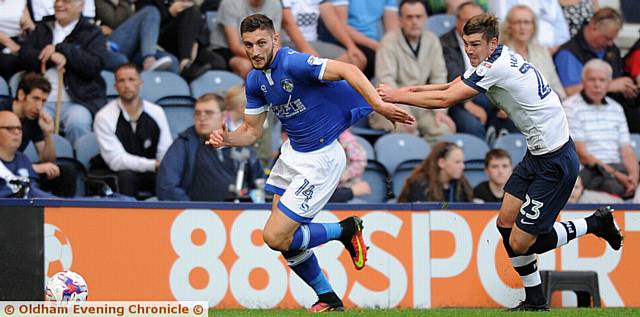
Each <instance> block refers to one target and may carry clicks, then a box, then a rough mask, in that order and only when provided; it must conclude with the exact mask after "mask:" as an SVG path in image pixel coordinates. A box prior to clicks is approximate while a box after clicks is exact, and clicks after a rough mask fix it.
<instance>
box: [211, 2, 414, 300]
mask: <svg viewBox="0 0 640 317" xmlns="http://www.w3.org/2000/svg"><path fill="white" fill-rule="evenodd" d="M240 34H241V36H242V42H243V44H244V48H245V51H246V53H247V56H248V57H249V59H250V60H251V63H252V64H253V68H254V69H253V70H252V71H251V72H250V73H249V74H248V75H247V79H246V95H247V106H246V108H245V116H244V122H243V124H242V125H241V126H240V127H239V128H238V129H236V130H234V131H233V132H228V131H227V130H226V128H225V127H224V126H223V127H222V129H219V130H216V131H214V132H213V133H211V135H210V136H209V140H208V141H207V142H206V143H207V144H209V145H211V146H213V147H215V148H219V147H223V146H247V145H251V144H254V143H255V142H256V140H257V139H258V138H259V137H260V136H261V135H262V125H263V123H264V121H265V119H266V117H267V112H266V111H268V110H271V111H273V112H274V113H275V115H276V116H277V117H278V119H279V120H280V122H281V123H282V128H283V129H284V131H286V132H287V134H288V135H289V139H288V140H287V141H285V142H284V143H283V144H282V147H281V154H280V157H279V158H278V160H277V161H276V164H275V165H274V167H273V169H272V170H271V174H270V175H269V179H268V180H267V183H266V186H265V189H266V190H268V191H270V192H272V193H273V194H274V197H273V207H272V211H271V215H270V217H269V219H268V220H267V223H266V225H265V227H264V231H263V239H264V242H265V243H266V244H267V245H268V246H269V247H270V248H271V249H273V250H276V251H280V252H281V253H282V255H283V256H284V258H285V259H286V260H287V264H288V265H289V266H290V267H291V269H292V270H293V271H294V272H295V273H296V274H297V275H298V276H299V277H300V278H301V279H302V280H303V281H304V282H305V283H307V284H308V285H309V286H311V287H312V288H313V290H314V291H315V293H316V294H317V295H318V301H317V302H316V303H315V304H314V305H313V306H312V307H311V308H310V309H309V311H311V312H324V311H332V310H343V304H342V301H341V300H340V298H339V297H338V296H337V295H336V294H335V293H334V292H333V289H332V287H331V285H330V284H329V281H328V280H327V278H326V277H325V275H324V274H323V273H322V270H321V269H320V266H319V265H318V260H317V259H316V256H315V255H314V253H313V251H312V249H313V248H314V247H316V246H319V245H322V244H324V243H326V242H328V241H331V240H339V241H340V242H342V244H343V245H344V246H345V248H346V249H347V251H348V252H349V254H350V256H351V258H352V261H353V264H354V266H355V268H356V269H357V270H361V269H362V268H364V266H365V262H366V260H367V258H366V257H367V247H366V245H365V243H364V241H363V239H362V228H363V226H362V220H361V219H360V218H358V217H355V216H354V217H349V218H346V219H344V220H342V221H340V222H339V223H312V222H311V220H312V219H313V218H314V217H315V215H316V214H317V213H318V212H319V211H320V210H321V209H322V208H323V207H324V205H325V204H326V203H327V202H328V201H329V198H330V197H331V195H332V194H333V192H334V190H335V189H336V186H337V185H338V182H339V180H340V176H341V175H342V173H343V171H344V169H345V166H346V158H345V153H344V150H343V149H342V147H341V146H340V144H339V143H338V141H337V138H338V136H339V135H340V134H341V133H342V132H343V131H344V130H346V129H347V128H349V127H350V126H351V125H352V124H353V123H355V122H356V121H357V120H359V119H361V118H363V117H365V116H367V115H368V114H369V113H370V112H371V111H376V112H378V113H380V114H382V115H383V116H385V117H386V118H387V119H389V120H391V121H392V122H400V123H405V124H412V123H414V121H415V119H414V118H413V117H412V116H411V115H410V114H409V113H407V112H406V111H404V110H402V109H400V108H398V107H396V106H395V105H393V104H390V103H385V102H383V101H382V99H381V98H380V96H378V94H377V92H376V90H375V88H374V87H373V86H372V85H371V83H370V82H369V80H368V79H367V78H366V77H365V76H364V74H362V72H361V71H360V70H359V69H358V68H357V67H356V66H353V65H351V64H346V63H342V62H339V61H335V60H329V59H324V58H319V57H315V56H311V55H308V54H303V53H299V52H296V51H294V50H292V49H290V48H287V47H283V48H280V47H279V34H278V33H276V32H275V30H274V27H273V22H272V21H271V19H269V18H268V17H267V16H265V15H262V14H254V15H251V16H248V17H246V18H245V19H244V20H243V21H242V23H241V25H240Z"/></svg>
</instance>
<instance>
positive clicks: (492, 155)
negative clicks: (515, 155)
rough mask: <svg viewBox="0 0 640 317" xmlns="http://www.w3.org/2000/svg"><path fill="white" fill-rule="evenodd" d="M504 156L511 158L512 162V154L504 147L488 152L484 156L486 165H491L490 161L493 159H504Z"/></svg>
mask: <svg viewBox="0 0 640 317" xmlns="http://www.w3.org/2000/svg"><path fill="white" fill-rule="evenodd" d="M503 158H508V159H509V163H511V155H509V152H507V151H505V150H503V149H493V150H491V151H489V152H487V155H485V157H484V167H485V168H486V167H489V163H491V161H492V160H496V159H503Z"/></svg>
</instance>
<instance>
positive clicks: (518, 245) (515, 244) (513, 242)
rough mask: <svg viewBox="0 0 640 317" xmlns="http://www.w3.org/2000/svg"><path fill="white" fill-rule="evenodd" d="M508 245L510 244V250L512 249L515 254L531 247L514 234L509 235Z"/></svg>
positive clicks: (522, 252)
mask: <svg viewBox="0 0 640 317" xmlns="http://www.w3.org/2000/svg"><path fill="white" fill-rule="evenodd" d="M509 245H510V246H511V250H513V252H514V253H515V254H517V255H523V254H525V253H527V251H528V250H529V247H531V246H530V245H529V244H528V243H526V242H525V241H523V240H520V239H518V238H517V237H516V236H514V235H511V237H510V238H509Z"/></svg>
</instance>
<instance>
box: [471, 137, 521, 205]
mask: <svg viewBox="0 0 640 317" xmlns="http://www.w3.org/2000/svg"><path fill="white" fill-rule="evenodd" d="M512 171H513V165H512V164H511V157H510V156H509V153H507V151H505V150H502V149H493V150H491V151H489V152H487V155H486V156H485V158H484V173H485V174H487V176H488V177H489V180H488V181H484V182H482V183H480V184H478V185H477V186H476V187H475V188H474V189H473V201H474V202H481V203H483V202H484V203H499V202H501V201H502V197H503V196H504V185H505V184H506V183H507V180H508V179H509V176H511V172H512Z"/></svg>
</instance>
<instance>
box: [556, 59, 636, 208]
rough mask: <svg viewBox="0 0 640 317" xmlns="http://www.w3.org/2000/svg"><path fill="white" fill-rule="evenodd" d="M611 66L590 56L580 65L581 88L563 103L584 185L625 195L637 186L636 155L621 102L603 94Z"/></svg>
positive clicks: (605, 92)
mask: <svg viewBox="0 0 640 317" xmlns="http://www.w3.org/2000/svg"><path fill="white" fill-rule="evenodd" d="M611 74H612V69H611V66H610V65H609V64H608V63H606V62H604V61H602V60H600V59H592V60H590V61H589V62H587V64H586V65H585V66H584V69H583V80H582V87H583V90H582V92H581V93H580V94H576V95H574V96H572V97H571V98H569V99H567V100H566V101H565V103H564V107H565V112H566V113H567V120H568V121H569V129H570V131H571V136H572V138H573V139H574V140H575V143H576V150H577V152H578V157H579V158H580V162H581V163H582V164H583V165H584V168H583V169H582V171H580V177H582V181H583V183H584V188H586V189H590V190H597V191H604V192H608V193H611V194H615V195H618V196H620V197H622V198H624V199H626V198H630V197H633V195H634V193H635V191H636V188H637V187H638V158H637V157H636V154H635V152H634V150H633V148H632V147H631V140H630V138H629V128H628V127H627V120H626V119H625V116H624V111H623V110H622V107H621V106H620V104H618V103H617V102H616V101H615V100H613V99H612V98H609V97H606V94H607V87H608V85H609V84H610V83H611V76H612V75H611Z"/></svg>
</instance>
